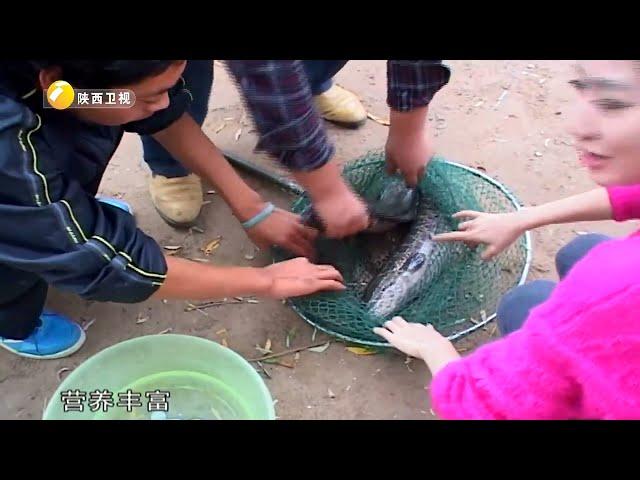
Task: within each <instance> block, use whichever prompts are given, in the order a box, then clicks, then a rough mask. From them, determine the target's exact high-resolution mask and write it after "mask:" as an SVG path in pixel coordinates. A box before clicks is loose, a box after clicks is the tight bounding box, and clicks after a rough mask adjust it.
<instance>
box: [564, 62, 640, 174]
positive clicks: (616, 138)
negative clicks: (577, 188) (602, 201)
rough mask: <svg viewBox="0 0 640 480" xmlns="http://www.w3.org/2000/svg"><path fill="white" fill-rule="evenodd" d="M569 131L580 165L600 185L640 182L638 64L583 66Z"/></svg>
mask: <svg viewBox="0 0 640 480" xmlns="http://www.w3.org/2000/svg"><path fill="white" fill-rule="evenodd" d="M570 83H571V84H572V85H573V86H574V87H575V89H576V93H577V96H578V98H577V100H576V104H575V109H574V112H573V114H572V116H571V124H570V128H569V131H570V133H571V134H572V135H573V136H574V137H575V140H576V148H577V150H578V156H579V158H580V161H581V163H582V164H583V165H584V166H585V167H586V168H587V169H588V170H589V174H590V175H591V178H592V179H593V180H594V181H595V182H596V183H598V184H599V185H602V186H608V185H625V184H633V183H640V62H636V61H632V60H593V61H584V62H580V63H579V64H578V66H577V68H576V78H575V79H574V80H572V81H571V82H570Z"/></svg>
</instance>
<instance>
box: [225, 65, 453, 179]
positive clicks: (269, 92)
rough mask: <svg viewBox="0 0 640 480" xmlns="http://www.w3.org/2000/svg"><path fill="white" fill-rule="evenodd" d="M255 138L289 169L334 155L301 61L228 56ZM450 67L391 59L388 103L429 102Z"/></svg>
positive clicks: (307, 167)
mask: <svg viewBox="0 0 640 480" xmlns="http://www.w3.org/2000/svg"><path fill="white" fill-rule="evenodd" d="M227 68H228V69H229V71H230V73H231V75H232V76H233V77H234V78H235V81H236V82H237V84H238V86H239V89H240V92H241V94H242V95H243V97H244V100H245V102H246V104H247V107H248V109H249V110H250V112H251V114H252V116H253V119H254V122H255V125H256V128H257V130H258V133H259V136H260V139H259V141H258V145H257V147H256V149H257V150H261V151H265V152H267V153H268V154H270V155H271V156H273V157H275V158H277V159H278V160H279V161H280V162H281V163H282V164H283V165H284V166H285V167H287V168H289V169H291V170H298V171H311V170H315V169H317V168H320V167H321V166H323V165H324V164H325V163H327V162H328V161H329V160H330V159H331V157H333V155H334V153H335V148H334V146H333V145H332V144H331V143H330V142H329V139H328V137H327V133H326V131H325V129H324V125H323V123H322V119H321V118H320V116H319V115H318V113H317V111H316V109H315V107H314V104H313V96H312V94H311V89H310V87H309V83H308V81H307V77H306V74H305V72H304V69H303V66H302V62H301V61H300V60H229V61H227ZM449 76H450V71H449V68H448V67H447V66H445V65H443V64H442V62H441V61H436V60H390V61H389V62H388V63H387V77H388V89H387V91H388V95H387V103H388V104H389V106H390V107H391V108H392V109H394V110H398V111H401V112H406V111H409V110H412V109H414V108H417V107H422V106H425V105H428V104H429V102H430V101H431V99H432V98H433V96H434V95H435V94H436V92H437V91H438V90H439V89H440V88H442V87H443V86H444V85H445V84H446V83H447V82H448V81H449Z"/></svg>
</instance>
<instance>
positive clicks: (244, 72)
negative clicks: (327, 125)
mask: <svg viewBox="0 0 640 480" xmlns="http://www.w3.org/2000/svg"><path fill="white" fill-rule="evenodd" d="M227 67H228V69H229V71H230V72H231V74H232V76H233V77H234V78H235V80H236V82H237V83H238V86H239V89H240V92H241V93H242V95H243V97H244V100H245V102H246V104H247V107H248V109H249V110H250V112H251V114H252V116H253V119H254V122H255V125H256V128H257V130H258V133H259V136H260V139H259V141H258V145H257V147H256V149H257V150H261V151H265V152H267V153H268V154H270V155H272V156H273V157H275V158H277V159H278V160H279V161H280V162H281V163H282V164H283V165H284V166H285V167H287V168H289V169H291V170H298V171H310V170H315V169H317V168H320V167H321V166H323V165H324V164H325V163H327V162H328V161H329V160H330V159H331V157H332V156H333V154H334V152H335V149H334V147H333V145H332V144H331V143H330V142H329V139H328V138H327V134H326V132H325V129H324V125H323V124H322V119H321V118H320V116H319V115H318V113H317V112H316V110H315V107H314V104H313V97H312V95H311V89H310V87H309V83H308V81H307V77H306V74H305V72H304V69H303V66H302V63H301V62H300V61H299V60H230V61H228V62H227Z"/></svg>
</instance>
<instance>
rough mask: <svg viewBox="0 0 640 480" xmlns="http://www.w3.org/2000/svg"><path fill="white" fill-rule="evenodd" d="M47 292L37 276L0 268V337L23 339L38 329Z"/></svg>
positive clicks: (46, 288) (8, 268)
mask: <svg viewBox="0 0 640 480" xmlns="http://www.w3.org/2000/svg"><path fill="white" fill-rule="evenodd" d="M47 290H48V286H47V284H46V283H45V282H44V281H43V280H42V279H41V278H40V277H38V276H37V275H34V274H32V273H28V272H22V271H19V270H15V269H13V268H10V267H6V266H4V265H0V337H4V338H11V339H16V340H22V339H25V338H27V337H28V336H29V335H30V334H31V333H32V332H33V331H34V330H35V329H36V327H37V326H38V325H39V318H40V314H41V313H42V309H43V307H44V302H45V300H46V298H47Z"/></svg>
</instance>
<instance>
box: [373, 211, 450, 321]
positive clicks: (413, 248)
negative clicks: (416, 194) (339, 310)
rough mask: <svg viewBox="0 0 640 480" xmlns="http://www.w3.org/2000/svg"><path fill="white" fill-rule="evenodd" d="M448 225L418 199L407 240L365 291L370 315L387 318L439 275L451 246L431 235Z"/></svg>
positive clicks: (413, 298)
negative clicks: (416, 210)
mask: <svg viewBox="0 0 640 480" xmlns="http://www.w3.org/2000/svg"><path fill="white" fill-rule="evenodd" d="M447 227H448V225H447V224H446V221H445V219H444V218H443V217H442V215H440V214H438V213H437V212H435V211H433V210H432V209H431V208H430V207H429V205H428V204H427V202H426V201H420V202H419V206H418V212H417V217H416V219H415V221H414V222H413V224H412V225H411V227H410V229H409V232H408V233H407V236H406V237H405V239H404V241H403V242H402V244H401V245H400V246H399V247H398V248H397V249H396V250H395V252H394V253H393V254H392V255H391V256H390V257H389V260H388V261H387V264H386V265H385V266H384V267H383V268H382V269H381V272H380V273H379V274H378V275H377V276H376V277H374V279H373V280H372V281H371V282H370V283H369V284H368V286H367V288H366V290H365V292H364V296H363V297H364V298H363V299H364V301H365V302H366V304H367V310H368V311H369V313H370V314H372V315H375V316H376V317H379V318H386V317H389V316H391V315H393V314H395V313H397V312H399V311H400V310H401V309H402V308H404V307H405V306H406V305H407V304H409V303H410V302H411V301H413V300H415V299H416V297H418V296H419V295H420V292H421V291H422V289H423V288H424V287H425V286H426V285H427V284H429V283H430V282H432V281H433V280H434V279H435V278H436V277H437V276H438V275H439V274H440V272H441V271H442V268H443V267H444V266H445V265H446V262H447V260H448V258H450V257H451V245H446V244H443V243H438V242H435V241H434V240H433V239H432V235H433V234H434V233H436V232H440V231H442V230H445V229H446V228H447Z"/></svg>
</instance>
